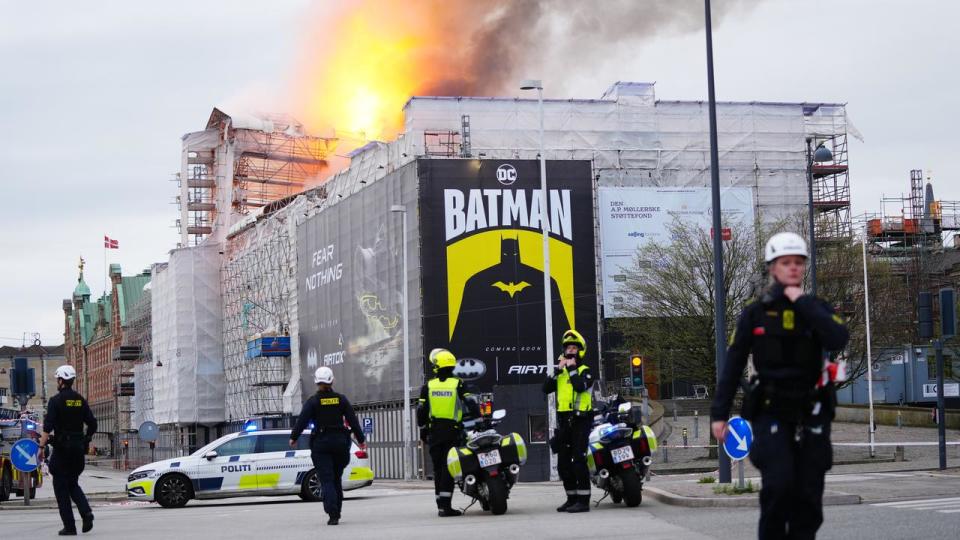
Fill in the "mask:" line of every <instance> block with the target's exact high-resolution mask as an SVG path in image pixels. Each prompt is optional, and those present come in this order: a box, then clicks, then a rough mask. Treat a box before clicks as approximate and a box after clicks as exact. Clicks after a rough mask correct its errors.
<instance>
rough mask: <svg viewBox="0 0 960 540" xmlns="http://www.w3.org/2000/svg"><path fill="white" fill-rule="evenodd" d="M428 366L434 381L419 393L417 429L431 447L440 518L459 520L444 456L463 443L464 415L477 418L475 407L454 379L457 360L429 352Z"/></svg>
mask: <svg viewBox="0 0 960 540" xmlns="http://www.w3.org/2000/svg"><path fill="white" fill-rule="evenodd" d="M430 363H431V364H433V365H434V366H435V370H436V371H435V373H436V377H434V378H432V379H430V380H429V381H427V384H425V385H423V388H422V389H421V391H420V402H419V406H418V407H417V425H418V426H420V427H421V436H424V435H425V436H426V439H425V442H426V443H427V444H428V445H429V446H430V459H431V461H432V462H433V484H434V490H435V492H436V495H437V508H438V509H439V512H438V514H439V516H440V517H451V516H459V515H460V514H461V512H460V511H459V510H454V509H453V507H452V506H451V502H452V500H453V478H452V477H451V476H450V472H449V471H447V452H449V451H450V449H451V448H453V447H454V446H458V445H460V444H462V443H463V424H462V423H461V422H462V421H463V413H464V409H465V408H469V411H468V413H469V414H476V410H475V405H474V404H473V402H472V401H470V400H468V399H467V397H468V396H469V394H468V393H467V392H466V390H465V389H464V386H463V382H462V381H461V380H460V379H458V378H456V377H454V376H453V368H454V367H456V364H457V359H456V357H455V356H453V353H451V352H450V351H448V350H446V349H434V350H432V351H430Z"/></svg>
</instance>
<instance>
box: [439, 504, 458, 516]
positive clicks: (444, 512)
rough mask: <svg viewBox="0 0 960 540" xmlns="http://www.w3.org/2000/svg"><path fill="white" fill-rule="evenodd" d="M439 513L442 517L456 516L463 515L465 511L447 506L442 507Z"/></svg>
mask: <svg viewBox="0 0 960 540" xmlns="http://www.w3.org/2000/svg"><path fill="white" fill-rule="evenodd" d="M437 515H438V516H440V517H456V516H460V515H463V512H461V511H459V510H454V509H453V508H452V507H450V506H447V507H445V508H441V509H440V510H439V511H438V512H437Z"/></svg>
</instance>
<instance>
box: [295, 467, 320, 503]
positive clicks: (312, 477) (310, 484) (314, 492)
mask: <svg viewBox="0 0 960 540" xmlns="http://www.w3.org/2000/svg"><path fill="white" fill-rule="evenodd" d="M300 498H301V499H303V500H305V501H307V502H317V501H322V500H323V489H322V488H321V486H320V476H319V475H317V470H316V469H310V472H308V473H307V475H306V476H304V477H303V483H302V484H300Z"/></svg>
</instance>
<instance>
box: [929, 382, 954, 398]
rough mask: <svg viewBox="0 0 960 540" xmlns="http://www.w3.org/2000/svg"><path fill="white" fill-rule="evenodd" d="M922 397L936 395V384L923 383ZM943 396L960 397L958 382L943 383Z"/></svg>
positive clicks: (933, 396)
mask: <svg viewBox="0 0 960 540" xmlns="http://www.w3.org/2000/svg"><path fill="white" fill-rule="evenodd" d="M923 397H932V398H935V397H937V385H935V384H925V385H923ZM943 397H960V383H944V384H943Z"/></svg>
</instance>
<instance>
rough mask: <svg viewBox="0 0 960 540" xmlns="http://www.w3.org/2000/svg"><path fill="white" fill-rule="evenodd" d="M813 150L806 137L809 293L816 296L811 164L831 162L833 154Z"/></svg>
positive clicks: (821, 147) (811, 142) (822, 147)
mask: <svg viewBox="0 0 960 540" xmlns="http://www.w3.org/2000/svg"><path fill="white" fill-rule="evenodd" d="M812 148H813V138H812V137H807V199H808V200H807V220H808V221H809V222H810V293H811V294H813V296H816V295H817V237H816V228H815V227H814V220H813V213H814V209H813V164H814V163H822V162H824V161H833V153H832V152H830V150H829V149H828V148H827V147H825V146H824V145H823V143H821V144H819V145H817V149H816V151H814V150H812Z"/></svg>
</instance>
